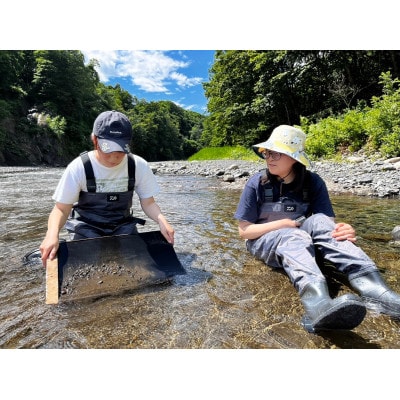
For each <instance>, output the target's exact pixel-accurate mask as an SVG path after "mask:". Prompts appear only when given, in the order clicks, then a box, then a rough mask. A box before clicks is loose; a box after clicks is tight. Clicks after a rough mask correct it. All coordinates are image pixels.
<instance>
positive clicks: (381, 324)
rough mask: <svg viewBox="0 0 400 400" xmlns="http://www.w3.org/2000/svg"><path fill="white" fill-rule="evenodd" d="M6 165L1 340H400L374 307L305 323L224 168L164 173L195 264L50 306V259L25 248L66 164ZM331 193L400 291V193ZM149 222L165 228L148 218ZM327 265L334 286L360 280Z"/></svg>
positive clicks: (41, 225) (345, 343)
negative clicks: (349, 316)
mask: <svg viewBox="0 0 400 400" xmlns="http://www.w3.org/2000/svg"><path fill="white" fill-rule="evenodd" d="M0 170H1V172H5V173H2V174H1V176H0V183H1V185H0V192H1V196H0V205H1V209H2V219H1V221H0V228H1V231H0V246H1V250H2V251H1V254H0V304H1V307H0V347H1V348H97V349H100V348H118V349H128V348H144V349H145V348H147V349H155V348H175V349H189V348H192V349H207V348H214V349H215V348H221V349H244V348H251V349H327V348H342V349H349V348H357V349H379V348H382V349H397V348H400V335H399V331H400V330H399V322H398V321H394V320H392V319H390V318H388V317H386V316H383V315H377V314H374V313H371V312H368V313H367V316H366V318H365V319H364V321H363V322H362V323H361V324H360V325H359V326H358V327H357V328H355V329H354V330H353V331H351V332H326V333H323V334H318V335H315V334H310V333H308V332H306V331H305V330H304V329H303V327H302V326H301V324H300V320H301V317H302V315H303V308H302V306H301V303H300V301H299V297H298V294H297V293H296V291H295V290H294V288H293V287H292V286H291V284H290V282H289V280H288V278H287V276H286V275H285V274H282V273H279V272H277V271H275V270H272V269H271V268H269V267H267V266H265V265H264V264H263V263H262V262H261V261H259V260H255V259H253V258H252V257H251V256H250V255H249V254H248V253H247V252H246V250H245V247H244V242H243V241H242V240H241V239H240V238H239V237H238V232H237V224H236V221H235V220H234V219H233V213H234V211H235V208H236V205H237V202H238V200H239V196H240V191H236V190H223V189H221V188H219V184H218V182H217V180H216V178H205V177H193V176H157V179H158V181H159V183H160V186H161V193H160V195H159V196H158V197H157V201H158V203H159V204H160V205H161V207H162V209H163V211H164V212H165V214H166V215H167V216H168V219H169V220H170V222H171V223H172V225H173V226H174V228H175V230H176V235H175V251H176V253H177V256H178V258H179V260H180V262H181V263H182V265H183V266H184V268H185V269H186V271H187V274H186V275H181V276H176V277H174V278H172V279H171V280H170V281H169V282H168V283H167V284H162V285H159V286H151V287H147V288H142V289H140V290H136V291H132V292H127V293H122V294H120V295H118V296H104V297H98V298H96V299H93V300H91V301H83V302H71V303H63V302H61V303H59V304H58V305H56V306H48V305H45V303H44V300H45V276H44V269H43V267H42V266H41V265H39V264H38V263H36V264H35V263H34V264H32V265H25V266H24V265H23V264H22V258H23V256H24V255H25V254H26V253H28V252H29V251H32V250H33V249H36V248H38V247H39V244H40V242H41V240H42V237H43V235H44V233H45V230H46V224H47V217H48V214H49V212H50V210H51V208H52V207H53V201H52V200H51V195H52V192H53V190H54V188H55V186H56V184H57V182H58V179H59V177H60V176H61V173H62V169H57V168H55V169H43V168H27V169H24V168H20V169H10V168H1V169H0ZM11 193H12V195H10V194H11ZM332 200H333V203H334V206H335V210H336V212H337V216H338V220H346V221H348V222H350V223H352V224H353V225H354V226H355V227H356V228H357V231H358V235H359V239H358V243H359V245H360V246H362V247H363V248H364V250H365V251H366V252H367V253H368V254H369V255H370V256H371V257H372V258H373V259H374V260H375V261H376V262H377V264H378V266H379V267H380V269H381V271H382V273H383V275H384V277H385V280H386V281H387V283H388V284H389V285H390V286H391V287H392V288H393V289H394V290H397V291H399V292H400V261H399V249H398V248H396V247H393V246H391V245H390V244H389V242H390V240H391V231H392V229H393V227H394V226H395V225H396V224H397V215H399V209H400V205H399V202H398V201H391V200H379V199H367V198H359V197H351V196H334V197H332ZM134 203H137V202H134ZM135 207H137V208H135V214H136V215H137V216H138V217H141V218H143V217H145V216H144V214H143V213H142V212H141V210H140V209H139V208H138V206H137V205H135ZM146 219H147V218H146ZM140 229H141V230H143V231H150V230H155V229H158V227H157V226H156V225H155V224H154V223H153V222H152V221H149V220H148V219H147V223H146V225H145V227H143V228H140ZM65 237H66V236H65ZM327 272H330V275H331V276H330V277H329V282H330V290H331V292H332V293H333V294H341V293H344V292H347V291H349V290H350V289H349V288H348V286H346V283H345V281H343V280H341V277H340V276H337V275H335V273H334V271H333V272H332V271H327Z"/></svg>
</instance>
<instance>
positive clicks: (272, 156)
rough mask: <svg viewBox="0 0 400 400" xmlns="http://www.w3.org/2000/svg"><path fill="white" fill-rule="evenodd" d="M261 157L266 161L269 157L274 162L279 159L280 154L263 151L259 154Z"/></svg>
mask: <svg viewBox="0 0 400 400" xmlns="http://www.w3.org/2000/svg"><path fill="white" fill-rule="evenodd" d="M261 155H262V156H263V158H264V159H265V160H268V158H270V157H271V158H272V159H273V160H274V161H278V160H279V159H280V158H281V155H282V153H279V152H277V151H269V150H264V151H262V152H261Z"/></svg>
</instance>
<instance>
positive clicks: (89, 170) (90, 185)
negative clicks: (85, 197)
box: [80, 151, 96, 193]
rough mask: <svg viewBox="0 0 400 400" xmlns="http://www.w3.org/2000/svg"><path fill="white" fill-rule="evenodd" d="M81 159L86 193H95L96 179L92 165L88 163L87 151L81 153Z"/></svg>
mask: <svg viewBox="0 0 400 400" xmlns="http://www.w3.org/2000/svg"><path fill="white" fill-rule="evenodd" d="M80 156H81V159H82V162H83V166H84V168H85V175H86V186H87V190H88V192H92V193H94V192H96V179H95V177H94V172H93V167H92V163H91V162H90V159H89V156H88V153H87V151H85V152H83V153H81V155H80Z"/></svg>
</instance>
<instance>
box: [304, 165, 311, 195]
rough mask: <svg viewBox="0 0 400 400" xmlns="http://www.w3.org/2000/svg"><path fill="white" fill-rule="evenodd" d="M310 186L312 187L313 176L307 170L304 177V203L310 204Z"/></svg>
mask: <svg viewBox="0 0 400 400" xmlns="http://www.w3.org/2000/svg"><path fill="white" fill-rule="evenodd" d="M310 186H311V176H310V172H309V171H308V170H307V171H306V173H305V177H304V187H303V201H305V202H306V203H308V202H309V201H310Z"/></svg>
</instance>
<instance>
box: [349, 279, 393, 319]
mask: <svg viewBox="0 0 400 400" xmlns="http://www.w3.org/2000/svg"><path fill="white" fill-rule="evenodd" d="M349 283H350V285H351V287H352V288H353V289H355V290H357V292H358V293H359V294H360V295H361V298H362V299H363V300H364V302H365V305H366V306H367V308H369V309H371V310H373V311H375V312H378V313H382V314H386V315H389V316H391V317H395V318H400V295H398V294H397V293H396V292H394V291H393V290H391V289H389V288H388V286H387V285H386V283H385V282H384V280H383V279H382V276H381V274H380V273H379V271H374V272H370V273H369V274H367V275H364V276H360V277H359V278H354V279H351V280H349Z"/></svg>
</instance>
